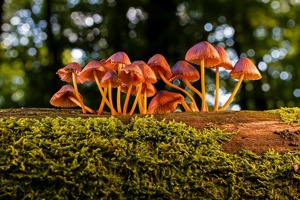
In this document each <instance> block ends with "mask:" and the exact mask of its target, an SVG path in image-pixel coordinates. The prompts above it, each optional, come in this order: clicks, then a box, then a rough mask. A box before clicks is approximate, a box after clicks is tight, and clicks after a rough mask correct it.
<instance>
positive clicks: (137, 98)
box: [50, 41, 261, 115]
mask: <svg viewBox="0 0 300 200" xmlns="http://www.w3.org/2000/svg"><path fill="white" fill-rule="evenodd" d="M194 65H196V66H194ZM197 66H198V67H199V69H197ZM220 67H223V68H225V69H226V70H231V72H230V75H231V77H232V78H233V79H238V82H237V84H236V86H235V88H234V90H233V92H232V94H231V95H230V97H229V98H228V100H227V101H226V103H225V104H224V105H223V106H221V107H220V108H219V87H220V83H219V68H220ZM206 68H210V69H215V72H216V78H215V79H216V82H215V87H216V88H215V91H216V92H215V95H216V96H215V101H214V105H213V109H212V110H213V111H222V110H226V109H227V108H228V106H229V105H230V103H231V101H232V100H233V98H234V97H235V95H236V94H237V92H238V90H239V88H240V86H241V83H242V81H243V80H258V79H260V78H261V74H260V73H259V71H258V70H257V68H256V67H255V65H254V64H253V63H252V61H251V60H250V59H248V58H241V59H239V60H238V62H237V63H236V64H235V65H234V66H233V65H232V63H231V61H230V59H229V57H228V55H227V53H226V51H225V49H224V48H223V47H221V46H216V47H214V46H212V45H211V44H210V43H208V42H207V41H203V42H200V43H197V44H195V45H194V46H192V47H191V48H190V49H189V50H188V51H187V53H186V55H185V59H184V60H179V61H177V62H176V63H175V64H174V65H173V66H172V67H170V65H169V64H168V62H167V60H166V59H165V57H164V56H163V55H161V54H155V55H153V56H152V57H151V58H150V59H149V60H148V62H144V61H142V60H137V61H134V62H131V61H130V59H129V57H128V55H127V54H126V53H125V52H116V53H114V54H113V55H111V56H110V57H109V58H107V59H102V60H100V61H96V60H93V61H90V62H89V63H87V64H86V65H85V66H84V67H81V66H80V64H79V63H76V62H73V63H70V64H68V65H66V66H65V67H63V68H61V69H59V70H58V71H57V74H58V75H59V77H60V78H61V80H62V81H65V82H68V83H72V85H73V87H74V88H73V87H72V86H71V85H69V84H66V85H64V86H63V87H62V88H61V89H60V90H59V91H58V92H57V93H55V94H54V95H53V96H52V98H51V99H50V104H51V105H53V106H56V107H75V106H79V107H81V109H82V113H83V114H86V113H87V112H88V113H91V114H98V115H101V114H102V113H103V111H104V109H105V107H107V108H108V109H109V110H110V113H111V114H112V115H132V114H133V113H134V112H135V111H136V112H139V113H140V114H152V113H168V112H175V111H176V108H177V107H178V105H181V106H182V109H183V110H184V111H186V112H198V111H202V112H208V111H209V107H208V104H207V102H206V88H205V87H206V85H205V69H206ZM158 79H161V80H162V81H163V82H164V83H165V84H166V86H168V87H170V88H172V90H176V91H167V90H165V89H163V90H160V91H156V88H155V83H156V82H157V80H158ZM175 79H180V80H182V81H183V83H184V85H185V87H184V88H183V87H181V86H180V85H175V84H174V83H173V81H174V80H175ZM199 80H200V87H199V88H200V90H198V89H197V88H198V87H197V85H196V84H193V82H196V81H199ZM85 82H95V83H96V85H97V87H98V90H99V94H100V98H101V101H100V102H99V107H98V110H92V109H91V108H89V107H88V106H86V105H84V101H83V98H82V96H81V94H80V93H79V91H78V87H77V84H83V83H85ZM193 93H194V94H196V95H197V96H198V97H199V99H200V101H199V102H197V101H196V100H195V98H194V97H195V96H193ZM114 94H116V96H115V95H114ZM148 98H151V101H150V102H149V105H148ZM186 98H188V99H189V101H187V99H186ZM198 106H199V108H200V109H199V108H198ZM200 106H201V107H200ZM128 107H129V108H128Z"/></svg>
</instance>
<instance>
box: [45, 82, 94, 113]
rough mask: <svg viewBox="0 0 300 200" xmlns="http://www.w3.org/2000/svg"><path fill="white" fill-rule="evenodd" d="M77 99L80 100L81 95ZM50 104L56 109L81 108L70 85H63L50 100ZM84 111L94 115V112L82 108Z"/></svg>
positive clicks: (87, 108)
mask: <svg viewBox="0 0 300 200" xmlns="http://www.w3.org/2000/svg"><path fill="white" fill-rule="evenodd" d="M79 98H82V97H81V95H79ZM50 104H51V105H53V106H56V107H64V108H69V107H75V106H79V107H81V103H80V102H79V100H78V98H77V96H76V94H75V91H74V88H73V87H72V86H71V85H64V86H62V87H61V88H60V90H58V91H57V92H56V93H55V94H54V95H53V96H52V97H51V99H50ZM84 107H85V109H86V110H87V111H88V112H90V113H92V114H94V113H95V111H93V110H92V109H91V108H89V107H87V106H84Z"/></svg>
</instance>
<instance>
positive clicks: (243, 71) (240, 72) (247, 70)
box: [219, 58, 262, 110]
mask: <svg viewBox="0 0 300 200" xmlns="http://www.w3.org/2000/svg"><path fill="white" fill-rule="evenodd" d="M230 75H231V77H232V78H233V79H238V80H239V81H238V83H237V84H236V86H235V88H234V90H233V92H232V94H231V95H230V97H229V98H228V100H227V101H226V103H225V104H224V105H223V106H222V107H221V108H220V109H219V110H225V109H226V108H227V107H228V105H229V104H230V102H231V101H232V99H233V98H234V96H235V95H236V93H237V91H238V89H239V88H240V86H241V83H242V81H243V80H259V79H261V77H262V76H261V74H260V72H259V71H258V69H257V68H256V66H255V65H254V63H253V62H252V61H251V60H250V59H249V58H241V59H239V60H238V61H237V63H236V64H235V65H234V67H233V69H232V70H231V72H230Z"/></svg>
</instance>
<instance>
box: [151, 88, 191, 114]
mask: <svg viewBox="0 0 300 200" xmlns="http://www.w3.org/2000/svg"><path fill="white" fill-rule="evenodd" d="M178 104H182V106H183V107H184V109H185V110H186V111H188V110H189V107H188V105H187V104H186V102H185V101H184V97H183V96H182V95H181V94H179V93H175V92H169V91H167V90H160V91H158V92H157V93H156V95H155V96H154V97H153V98H152V99H151V101H150V103H149V107H148V112H147V113H148V114H154V113H170V112H175V110H176V107H177V106H178Z"/></svg>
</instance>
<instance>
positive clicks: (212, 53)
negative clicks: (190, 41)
mask: <svg viewBox="0 0 300 200" xmlns="http://www.w3.org/2000/svg"><path fill="white" fill-rule="evenodd" d="M202 59H204V64H205V67H208V68H212V67H214V66H216V65H217V64H219V63H220V56H219V54H218V52H217V50H216V49H215V48H214V47H213V46H212V45H211V44H210V43H209V42H207V41H202V42H199V43H197V44H195V45H194V46H192V47H191V48H190V49H189V50H188V51H187V52H186V54H185V60H186V61H188V62H190V63H193V64H196V65H199V66H200V65H201V60H202Z"/></svg>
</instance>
